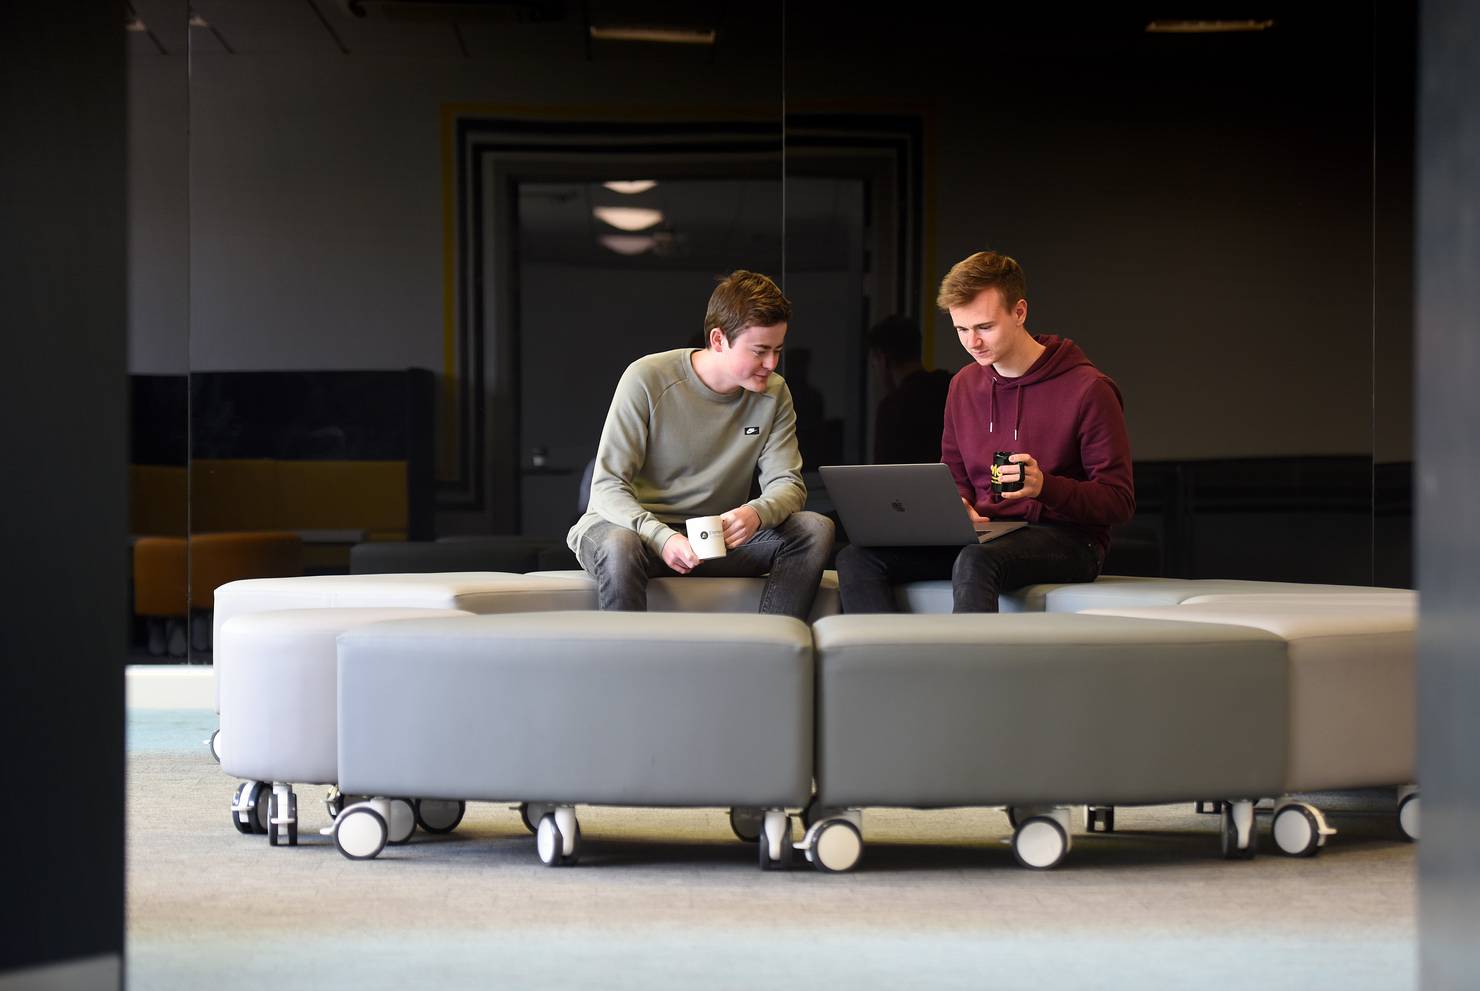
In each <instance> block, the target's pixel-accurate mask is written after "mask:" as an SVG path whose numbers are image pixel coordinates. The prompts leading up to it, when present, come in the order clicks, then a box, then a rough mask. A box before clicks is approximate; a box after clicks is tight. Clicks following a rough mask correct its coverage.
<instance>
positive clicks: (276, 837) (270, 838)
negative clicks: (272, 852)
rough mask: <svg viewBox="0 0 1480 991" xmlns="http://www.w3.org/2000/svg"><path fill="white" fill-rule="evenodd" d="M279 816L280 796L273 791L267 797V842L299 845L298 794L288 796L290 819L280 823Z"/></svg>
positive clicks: (278, 844)
mask: <svg viewBox="0 0 1480 991" xmlns="http://www.w3.org/2000/svg"><path fill="white" fill-rule="evenodd" d="M277 818H278V796H277V792H273V793H272V794H271V795H269V796H268V799H267V842H268V843H269V844H271V845H272V846H297V845H298V796H297V795H292V794H290V795H289V796H288V821H287V822H284V823H280V822H277V821H275V820H276V819H277Z"/></svg>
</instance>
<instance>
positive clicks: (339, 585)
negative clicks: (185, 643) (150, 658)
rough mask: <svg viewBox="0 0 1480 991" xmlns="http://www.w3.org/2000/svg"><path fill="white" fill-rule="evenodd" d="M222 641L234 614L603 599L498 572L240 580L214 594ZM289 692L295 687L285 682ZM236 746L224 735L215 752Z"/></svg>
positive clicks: (520, 605) (213, 744) (224, 661)
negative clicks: (290, 688)
mask: <svg viewBox="0 0 1480 991" xmlns="http://www.w3.org/2000/svg"><path fill="white" fill-rule="evenodd" d="M215 604H216V609H215V622H216V627H215V629H216V633H215V637H216V639H217V640H218V641H219V640H220V638H221V629H222V627H224V626H225V624H226V623H228V622H229V621H230V620H231V619H232V618H233V617H235V616H243V615H247V614H249V613H260V612H276V611H279V610H286V609H350V608H377V609H379V608H396V609H456V610H460V611H463V612H469V613H505V612H540V611H543V610H546V609H593V608H595V606H596V593H595V592H594V591H593V590H592V589H591V588H590V587H588V586H587V585H586V584H585V583H583V582H576V581H571V580H570V579H551V578H531V577H527V576H525V575H513V574H504V573H502V572H496V571H473V572H453V573H449V574H432V575H423V574H409V575H308V576H304V577H297V578H258V579H249V580H243V581H234V582H230V583H228V584H226V585H222V586H221V587H220V588H218V589H216V592H215ZM215 663H216V672H217V682H216V711H217V712H220V711H221V679H222V678H223V677H228V676H229V670H230V668H231V664H232V660H231V653H230V651H229V650H223V649H222V648H221V647H220V646H218V647H217V648H216V655H215ZM283 687H284V688H287V687H288V685H287V684H286V683H285V684H284V686H283ZM223 741H225V747H229V746H230V745H231V741H230V740H227V739H226V737H225V735H224V734H223V733H221V731H220V730H217V731H216V732H215V733H212V734H211V738H210V740H209V741H207V742H208V744H209V745H210V748H211V754H212V756H214V757H215V758H216V759H217V760H220V759H221V750H222V749H224V747H223Z"/></svg>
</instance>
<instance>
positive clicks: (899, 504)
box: [889, 499, 904, 513]
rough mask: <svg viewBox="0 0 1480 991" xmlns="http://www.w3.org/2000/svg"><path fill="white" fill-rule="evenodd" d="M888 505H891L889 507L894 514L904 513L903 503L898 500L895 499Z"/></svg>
mask: <svg viewBox="0 0 1480 991" xmlns="http://www.w3.org/2000/svg"><path fill="white" fill-rule="evenodd" d="M889 505H891V506H893V507H894V511H895V512H896V513H902V512H904V503H902V502H900V501H899V500H898V499H895V500H894V501H893V502H891V503H890V504H889Z"/></svg>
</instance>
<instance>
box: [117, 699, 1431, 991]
mask: <svg viewBox="0 0 1480 991" xmlns="http://www.w3.org/2000/svg"><path fill="white" fill-rule="evenodd" d="M214 725H215V717H214V715H213V714H212V713H209V712H197V711H164V710H157V711H156V710H133V711H130V713H129V739H128V751H129V756H128V789H129V790H128V800H129V813H128V823H129V828H128V858H129V866H128V986H129V988H130V989H131V991H152V989H171V991H173V989H191V991H194V989H209V991H228V989H235V988H244V989H245V988H250V989H252V991H262V989H264V988H296V987H304V988H313V989H315V991H331V989H340V988H344V989H356V991H363V989H369V988H397V989H419V988H423V987H426V988H437V989H439V991H440V989H450V988H485V987H487V988H493V987H497V988H501V989H502V988H510V989H513V988H539V989H541V991H551V989H559V988H621V989H626V988H631V989H639V988H641V989H648V988H690V987H699V986H703V987H706V988H746V989H753V988H760V987H777V986H782V985H784V986H787V987H793V988H805V987H818V986H824V985H826V986H832V987H837V988H839V989H849V988H875V987H879V988H885V987H887V988H891V989H897V988H914V987H930V988H958V987H959V988H973V989H978V988H986V987H1001V986H1014V985H1015V986H1028V985H1030V984H1031V985H1032V986H1035V987H1072V988H1074V989H1075V991H1084V989H1091V988H1187V987H1194V986H1198V985H1203V986H1239V985H1248V986H1257V987H1259V988H1260V989H1261V991H1268V989H1272V988H1307V987H1312V986H1318V987H1339V988H1342V989H1344V991H1357V989H1367V988H1371V989H1380V991H1402V989H1405V988H1411V987H1414V986H1415V960H1416V952H1415V919H1414V903H1415V897H1414V895H1415V857H1414V851H1415V848H1414V847H1413V846H1412V845H1411V844H1408V843H1404V842H1401V841H1400V840H1399V839H1398V834H1397V830H1396V827H1395V826H1394V825H1393V822H1392V818H1391V815H1390V814H1381V813H1380V812H1379V811H1376V810H1378V809H1379V808H1380V806H1381V805H1382V804H1383V803H1384V802H1386V803H1387V804H1388V805H1389V806H1390V805H1391V799H1390V798H1388V797H1386V796H1372V795H1366V796H1357V797H1356V798H1352V797H1350V796H1342V797H1341V798H1340V799H1338V798H1336V797H1326V798H1324V799H1323V803H1322V804H1323V805H1324V806H1325V807H1326V808H1328V809H1330V808H1334V807H1336V806H1337V805H1338V804H1343V805H1345V806H1346V807H1347V811H1345V812H1339V811H1338V812H1334V813H1332V815H1331V822H1332V825H1334V826H1335V827H1336V828H1337V829H1339V830H1340V833H1339V834H1338V835H1337V836H1335V837H1332V839H1331V841H1330V843H1329V844H1328V846H1327V847H1326V848H1325V849H1324V850H1323V851H1322V852H1321V853H1320V855H1319V856H1317V857H1315V858H1313V859H1309V860H1303V859H1292V858H1288V857H1285V856H1282V855H1280V854H1278V853H1277V852H1271V851H1273V843H1272V842H1271V841H1270V840H1269V838H1268V832H1267V829H1268V826H1267V822H1266V823H1265V824H1264V836H1263V837H1262V843H1261V849H1262V850H1263V851H1265V854H1264V855H1261V856H1260V857H1259V858H1257V859H1255V860H1253V861H1250V862H1229V861H1224V860H1222V859H1221V857H1220V855H1219V851H1218V838H1217V835H1216V832H1215V829H1214V825H1215V823H1216V820H1215V819H1214V818H1213V817H1211V816H1200V815H1197V814H1195V813H1194V812H1193V809H1192V806H1191V805H1178V806H1162V807H1156V808H1145V809H1133V808H1132V809H1120V810H1118V811H1117V827H1118V829H1117V832H1116V833H1115V834H1113V835H1108V836H1106V835H1080V836H1076V838H1075V841H1074V847H1073V850H1072V852H1071V853H1070V855H1069V857H1068V859H1067V860H1066V861H1065V863H1064V864H1063V865H1061V866H1060V867H1059V868H1057V869H1056V870H1053V871H1048V872H1034V871H1027V870H1024V869H1023V868H1021V867H1018V866H1017V865H1016V863H1015V862H1014V861H1013V858H1012V853H1011V851H1010V850H1009V849H1008V847H1007V846H1006V845H1005V844H1004V842H1003V841H1005V840H1006V838H1007V837H1008V835H1009V829H1008V826H1007V823H1006V820H1005V818H1004V817H1003V815H1002V814H1001V813H1000V812H994V811H989V810H972V811H952V812H929V813H924V812H905V811H873V810H870V811H869V812H868V813H866V815H865V840H866V843H867V847H866V850H865V853H864V860H863V863H862V864H861V865H860V867H859V868H858V869H857V870H856V871H854V872H853V873H850V874H845V875H824V874H821V873H819V872H817V871H816V870H814V869H812V868H811V867H810V866H807V867H799V868H797V869H795V870H793V871H790V872H787V873H771V872H766V873H763V872H761V871H760V870H758V869H757V867H756V863H755V848H754V847H753V846H749V845H743V844H741V843H739V842H738V841H736V840H735V839H734V838H733V837H732V836H731V834H730V831H729V826H728V824H727V819H726V816H725V812H724V810H718V809H703V810H692V811H689V810H636V809H598V808H585V807H582V808H581V809H580V810H579V812H580V817H581V831H582V837H583V844H584V845H583V848H582V856H581V863H580V864H579V865H577V866H575V867H572V868H561V869H552V868H548V867H545V866H543V865H542V864H540V862H539V860H538V858H537V857H536V856H535V852H534V842H533V839H532V837H530V835H529V834H528V833H527V832H525V830H524V828H523V826H522V825H521V824H520V822H519V818H518V815H517V813H515V812H513V811H510V810H509V809H508V808H506V807H505V806H503V805H473V806H470V807H469V811H468V815H467V817H466V819H464V821H463V824H462V825H461V826H460V827H459V828H458V830H457V831H456V832H455V833H453V834H451V835H449V836H442V837H428V836H425V835H424V834H420V833H418V834H417V836H416V837H415V838H414V839H413V840H412V842H411V843H409V844H407V845H405V846H401V847H390V848H387V850H386V852H385V853H383V854H382V855H381V856H380V858H379V859H377V860H374V861H368V862H354V861H349V860H346V859H345V858H344V857H342V856H340V855H339V853H338V852H337V851H336V850H335V849H334V846H333V843H332V841H330V840H328V839H327V838H324V837H320V836H318V835H317V830H318V828H319V827H321V826H324V825H326V824H327V823H328V821H329V820H328V815H327V813H326V812H325V811H324V807H323V803H322V801H321V797H322V794H323V791H324V789H323V788H321V787H317V786H304V787H301V788H299V789H298V795H299V813H300V817H301V820H302V823H301V833H302V839H301V845H300V846H299V847H297V848H278V849H273V848H271V847H269V846H268V843H267V839H266V837H262V836H242V835H239V834H238V833H237V832H236V831H235V830H234V829H233V828H232V826H231V824H230V821H229V813H228V809H229V807H230V800H231V795H232V791H233V789H234V787H235V785H236V782H235V781H234V780H232V779H230V778H228V777H227V776H226V775H225V774H223V773H222V772H221V769H220V768H219V766H218V765H216V764H215V763H214V762H213V761H212V760H211V758H210V756H209V754H208V753H207V751H206V749H205V747H203V746H202V745H201V741H202V740H204V739H205V738H206V737H207V736H208V735H209V733H210V730H211V729H212V728H214Z"/></svg>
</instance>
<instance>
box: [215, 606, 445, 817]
mask: <svg viewBox="0 0 1480 991" xmlns="http://www.w3.org/2000/svg"><path fill="white" fill-rule="evenodd" d="M467 615H469V614H468V613H465V612H461V611H459V610H455V609H289V610H283V611H278V612H259V613H248V614H245V615H240V616H236V617H233V618H231V619H229V620H227V622H226V623H225V625H224V626H222V628H221V630H220V634H219V635H220V638H221V639H220V640H219V641H218V650H217V656H218V657H219V658H221V660H222V661H223V663H221V664H219V665H218V669H217V684H218V688H219V690H220V696H219V697H220V705H221V731H222V734H223V736H224V737H225V738H226V739H229V740H230V741H231V746H230V747H228V748H226V749H225V750H224V751H223V752H222V754H221V766H222V769H223V770H225V771H226V773H227V774H231V775H234V776H235V777H238V778H245V779H246V780H245V781H243V782H242V784H241V785H240V786H239V787H238V788H237V790H236V794H235V796H234V797H233V799H232V802H231V821H232V824H233V825H235V826H236V828H237V830H238V831H239V832H242V833H266V834H267V835H268V840H269V842H270V843H271V844H272V845H273V846H279V845H287V846H294V845H296V844H297V842H298V799H297V797H296V796H295V795H294V794H293V784H294V783H295V782H297V783H313V784H330V785H332V784H334V783H335V782H336V781H338V780H339V775H338V768H337V764H338V747H339V732H338V720H337V718H336V715H335V712H336V709H335V707H336V704H337V699H338V687H337V681H338V677H339V662H338V655H337V653H336V644H335V638H336V637H337V636H338V635H339V634H340V633H343V632H344V631H346V630H353V629H358V628H361V627H364V626H368V625H373V624H375V623H379V622H382V621H385V620H399V619H411V618H422V619H429V618H437V617H441V618H449V617H457V616H467ZM228 658H229V662H228V661H227V659H228ZM393 725H395V723H394V721H392V722H387V724H386V726H387V727H389V726H393ZM387 736H389V737H391V738H392V739H400V736H399V734H396V733H388V734H387ZM337 801H338V799H337V798H336V797H335V793H334V792H332V791H331V792H330V799H329V803H330V813H331V815H332V814H334V813H336V812H337V811H338V809H337V805H336V803H337ZM387 811H388V813H389V815H390V818H389V819H388V820H387V821H388V822H389V823H390V825H391V829H390V834H391V839H392V841H393V842H398V841H404V840H405V839H408V838H410V836H411V833H412V831H413V830H414V829H415V826H416V821H417V817H418V816H420V817H422V818H423V819H424V820H425V821H426V823H427V824H429V825H431V826H433V827H434V828H442V827H446V826H447V824H448V822H449V821H451V822H452V824H453V825H455V824H456V821H455V819H453V818H452V816H453V815H454V813H455V814H456V818H458V819H460V818H461V812H460V809H457V808H451V807H447V806H445V805H444V804H440V803H432V802H428V803H426V807H425V809H420V808H419V807H418V805H417V804H416V803H415V802H413V801H411V800H409V799H402V800H398V802H397V803H396V806H395V808H394V809H391V808H388V809H387Z"/></svg>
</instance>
